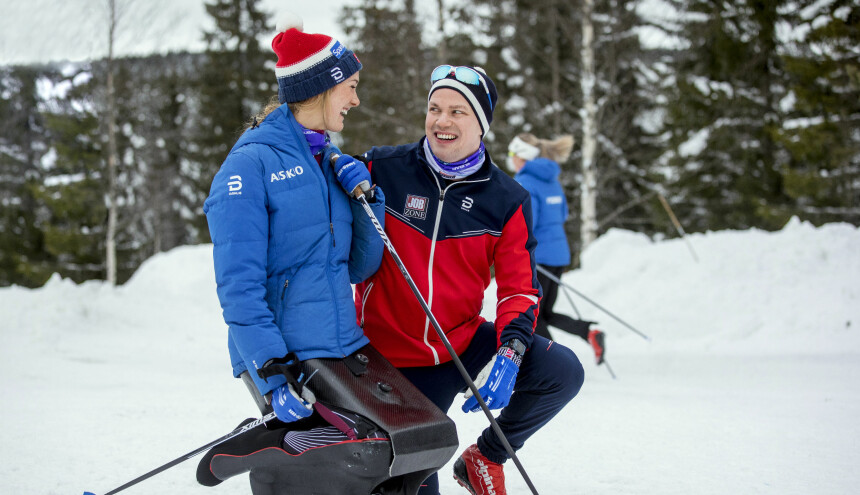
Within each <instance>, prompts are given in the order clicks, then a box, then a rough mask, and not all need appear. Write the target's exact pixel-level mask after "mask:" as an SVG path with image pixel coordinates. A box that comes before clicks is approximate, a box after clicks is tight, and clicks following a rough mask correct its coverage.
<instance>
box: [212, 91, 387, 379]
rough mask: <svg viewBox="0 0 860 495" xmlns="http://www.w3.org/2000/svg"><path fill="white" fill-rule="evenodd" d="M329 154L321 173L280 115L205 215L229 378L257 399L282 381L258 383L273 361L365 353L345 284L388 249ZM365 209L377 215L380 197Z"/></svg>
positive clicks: (246, 148) (239, 146)
mask: <svg viewBox="0 0 860 495" xmlns="http://www.w3.org/2000/svg"><path fill="white" fill-rule="evenodd" d="M332 152H337V153H339V151H338V150H337V148H335V147H333V146H331V147H329V149H327V150H326V151H325V154H324V155H323V160H322V166H320V165H319V164H318V163H317V162H316V160H315V159H314V157H313V155H312V154H311V152H310V148H309V146H308V143H307V140H306V139H305V137H304V135H303V133H302V129H301V127H300V126H299V124H298V122H296V119H295V117H294V116H293V115H292V113H291V112H290V110H289V108H288V107H287V105H282V106H281V107H279V108H278V109H277V110H275V111H274V112H272V113H271V114H269V116H268V117H266V119H265V120H264V121H263V122H262V123H261V124H260V125H259V126H258V127H256V128H253V129H249V130H247V131H245V133H244V134H243V135H242V136H241V137H240V138H239V140H238V142H237V143H236V144H235V146H233V149H232V150H231V151H230V154H229V155H228V156H227V158H226V160H224V163H223V164H222V165H221V169H220V170H219V171H218V173H217V174H216V175H215V178H214V179H213V181H212V186H211V189H210V192H209V197H208V199H207V200H206V202H205V204H204V206H203V211H204V212H205V213H206V219H207V221H208V222H209V234H210V235H211V237H212V243H213V244H214V250H213V257H214V259H215V281H216V282H217V285H218V298H219V299H220V301H221V308H222V310H223V313H224V320H225V321H226V323H227V325H228V327H229V339H228V348H229V351H230V359H231V361H232V365H233V374H234V376H239V374H240V373H242V372H243V371H245V370H246V369H247V370H250V372H251V373H250V374H251V377H252V378H253V379H254V383H255V384H256V385H257V388H258V389H259V390H260V392H261V393H263V394H265V393H267V392H269V391H271V390H272V389H274V388H276V387H278V386H279V385H282V384H283V383H284V382H285V381H286V380H285V379H284V377H282V376H276V377H272V378H270V379H269V381H268V382H266V381H263V380H262V379H260V378H259V377H258V376H257V373H256V372H255V371H254V370H255V369H258V368H260V367H262V366H263V365H264V364H265V363H266V362H267V361H268V360H270V359H273V358H281V357H284V356H285V355H286V354H287V353H288V352H295V353H296V354H297V356H298V358H299V359H302V360H304V359H311V358H340V357H343V356H346V355H348V354H351V353H352V352H354V351H356V350H357V349H359V348H360V347H362V346H364V345H366V344H367V343H368V340H367V338H366V337H365V336H364V334H363V333H362V332H361V329H360V328H359V327H358V325H356V315H355V306H354V304H353V296H352V287H351V285H350V284H351V283H357V282H360V281H362V280H364V279H365V278H367V277H368V276H370V275H371V274H372V273H373V272H374V271H376V269H377V267H378V266H379V263H380V261H381V259H382V252H383V251H384V250H385V246H384V244H383V243H382V240H381V239H380V237H379V234H378V233H377V232H376V229H375V228H374V226H373V224H372V223H371V221H370V218H369V217H368V215H367V214H366V212H365V211H364V210H363V208H362V206H361V204H360V203H359V202H358V201H356V200H354V199H350V198H349V197H348V196H347V195H346V193H345V192H344V190H343V188H342V187H341V185H340V183H339V182H338V181H337V178H336V177H335V172H334V170H333V169H332V166H331V165H330V164H329V156H330V154H331V153H332ZM372 208H373V209H374V211H375V212H376V214H377V215H381V214H383V212H384V209H383V208H384V197H383V196H382V195H381V191H377V194H376V202H375V203H373V205H372Z"/></svg>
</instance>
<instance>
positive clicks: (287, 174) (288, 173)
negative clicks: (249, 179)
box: [269, 166, 305, 182]
mask: <svg viewBox="0 0 860 495" xmlns="http://www.w3.org/2000/svg"><path fill="white" fill-rule="evenodd" d="M303 173H305V169H303V168H302V167H301V166H298V167H296V168H291V169H287V170H280V171H278V172H272V179H271V180H269V182H278V181H279V180H285V179H292V178H293V177H295V176H297V175H302V174H303Z"/></svg>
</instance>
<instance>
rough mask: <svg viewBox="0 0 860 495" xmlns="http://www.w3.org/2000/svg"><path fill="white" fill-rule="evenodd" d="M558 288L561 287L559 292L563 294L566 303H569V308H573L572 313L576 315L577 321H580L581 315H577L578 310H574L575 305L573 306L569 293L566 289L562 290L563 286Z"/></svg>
mask: <svg viewBox="0 0 860 495" xmlns="http://www.w3.org/2000/svg"><path fill="white" fill-rule="evenodd" d="M560 287H561V291H562V292H564V297H566V298H567V302H569V303H570V306H571V307H572V308H573V312H574V313H576V317H577V318H578V319H580V320H581V319H582V315H581V314H579V310H578V309H576V304H573V298H572V297H570V293H569V292H567V289H566V288H564V287H563V286H560Z"/></svg>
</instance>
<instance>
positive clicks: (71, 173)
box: [37, 68, 107, 282]
mask: <svg viewBox="0 0 860 495" xmlns="http://www.w3.org/2000/svg"><path fill="white" fill-rule="evenodd" d="M94 81H95V79H94V78H93V77H92V70H91V69H88V68H87V69H81V70H77V71H75V72H73V73H70V74H68V75H67V76H66V77H65V78H64V79H62V80H60V81H57V82H56V85H55V87H56V88H58V89H59V88H64V87H67V88H68V90H67V94H66V95H57V96H56V97H54V98H52V99H50V100H48V101H46V102H45V107H46V109H47V110H46V111H45V112H44V113H43V118H44V119H45V126H46V129H47V132H48V135H49V138H50V143H51V148H50V151H49V157H48V158H46V159H44V160H43V162H42V163H43V165H44V166H45V167H46V169H45V171H44V182H43V183H42V184H40V186H39V189H38V191H37V199H38V201H39V202H40V203H41V204H42V205H43V206H44V209H45V218H44V220H43V221H42V223H41V226H42V232H43V235H44V236H45V239H44V249H45V251H46V252H47V253H48V255H50V257H51V259H50V261H49V263H48V264H47V268H48V269H50V270H51V271H53V272H57V273H59V274H60V275H62V276H64V277H67V278H71V279H72V280H74V281H76V282H83V281H85V280H90V279H103V278H104V277H105V264H104V252H105V249H104V248H105V224H106V220H107V208H106V203H105V198H106V194H107V183H106V181H105V177H104V171H105V168H104V154H103V145H102V137H101V133H100V132H99V131H100V129H99V119H98V115H97V113H96V110H95V108H96V106H95V105H94V104H93V101H92V96H91V95H92V94H93V85H94V84H95V82H94Z"/></svg>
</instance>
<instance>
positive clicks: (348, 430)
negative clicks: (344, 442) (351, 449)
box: [314, 401, 358, 440]
mask: <svg viewBox="0 0 860 495" xmlns="http://www.w3.org/2000/svg"><path fill="white" fill-rule="evenodd" d="M314 409H315V410H316V412H318V413H319V415H320V416H322V418H323V419H324V420H326V421H328V423H329V424H330V425H332V426H334V427H335V428H337V429H338V430H340V431H341V433H343V434H344V435H346V436H347V437H349V439H350V440H357V439H358V436H357V435H356V434H355V430H354V429H353V428H352V427H350V426H349V425H348V424H346V421H344V420H343V419H342V418H341V417H340V416H338V415H337V414H335V413H334V412H333V411H332V410H331V409H329V408H328V407H326V406H324V405H322V404H320V403H319V401H317V402H314Z"/></svg>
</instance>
